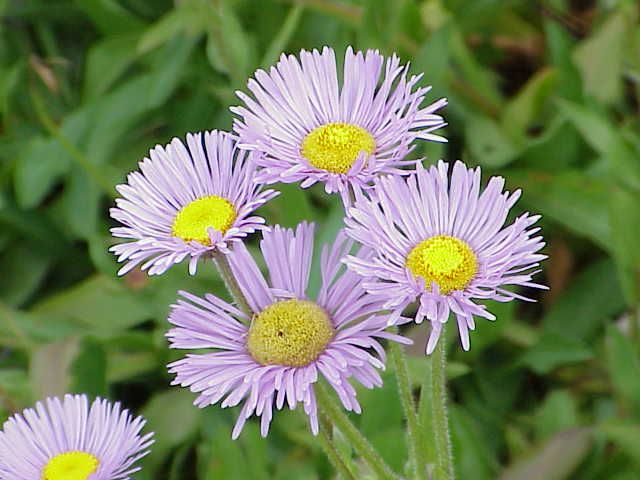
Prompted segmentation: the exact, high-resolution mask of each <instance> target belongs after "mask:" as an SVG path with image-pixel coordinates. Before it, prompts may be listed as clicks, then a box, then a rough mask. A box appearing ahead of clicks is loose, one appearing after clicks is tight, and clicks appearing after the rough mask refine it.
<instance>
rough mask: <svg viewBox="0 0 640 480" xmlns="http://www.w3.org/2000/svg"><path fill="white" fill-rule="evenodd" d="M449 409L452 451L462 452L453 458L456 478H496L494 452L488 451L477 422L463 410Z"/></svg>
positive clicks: (475, 479) (455, 406) (454, 406)
mask: <svg viewBox="0 0 640 480" xmlns="http://www.w3.org/2000/svg"><path fill="white" fill-rule="evenodd" d="M449 408H450V410H449V414H450V423H451V441H452V443H453V451H454V452H464V453H463V454H458V455H455V456H454V466H455V469H456V473H457V474H456V477H457V478H473V479H474V480H485V479H486V480H490V479H494V478H496V477H495V474H496V470H497V467H498V465H497V464H496V461H495V452H493V451H491V450H490V447H489V443H488V442H485V441H483V438H482V433H481V430H480V428H479V427H478V425H477V422H476V421H475V420H474V418H473V417H472V416H471V415H470V414H469V413H468V412H467V411H466V410H465V409H464V408H462V407H459V406H457V405H453V404H451V406H450V407H449Z"/></svg>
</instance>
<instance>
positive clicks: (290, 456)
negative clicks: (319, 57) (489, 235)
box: [0, 0, 640, 480]
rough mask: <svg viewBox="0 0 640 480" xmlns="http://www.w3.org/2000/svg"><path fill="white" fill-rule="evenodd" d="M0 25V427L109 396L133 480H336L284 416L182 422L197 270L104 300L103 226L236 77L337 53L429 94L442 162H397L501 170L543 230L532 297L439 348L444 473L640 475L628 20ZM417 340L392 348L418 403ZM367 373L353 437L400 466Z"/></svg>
mask: <svg viewBox="0 0 640 480" xmlns="http://www.w3.org/2000/svg"><path fill="white" fill-rule="evenodd" d="M0 15H1V16H2V21H1V23H0V39H1V42H0V115H1V124H0V420H3V419H4V418H6V417H7V416H8V415H9V414H11V413H12V412H14V411H18V410H21V409H22V408H25V407H27V406H29V405H31V404H32V403H33V402H35V401H36V400H38V399H40V398H42V397H44V396H45V395H52V394H62V393H64V392H67V391H83V392H87V393H89V394H92V395H98V394H99V395H106V396H108V397H109V398H112V399H120V400H122V401H123V402H124V403H125V404H126V405H127V406H129V407H130V408H133V409H135V410H136V411H138V412H141V413H143V414H144V415H146V417H147V418H148V420H149V428H150V429H153V430H155V432H156V433H157V436H156V438H157V443H156V445H155V447H154V448H153V453H152V454H151V455H150V456H149V457H148V458H147V459H145V461H144V462H143V466H144V471H143V472H141V473H140V474H139V475H138V477H137V478H139V479H142V480H144V479H181V480H192V479H200V480H209V479H218V478H224V479H227V480H232V479H246V478H253V479H254V480H263V479H270V478H274V479H289V478H291V479H315V478H332V476H333V473H332V471H331V468H330V466H329V464H328V463H327V462H326V460H325V459H324V457H323V456H322V453H321V451H320V449H319V447H318V444H317V443H316V442H315V441H314V440H313V438H312V437H311V435H310V434H309V433H308V432H307V427H306V424H305V420H304V418H303V416H302V415H300V414H298V413H296V412H293V413H292V412H288V411H287V412H282V413H279V414H278V415H277V416H276V419H275V421H274V424H273V427H272V433H271V435H270V436H269V438H268V440H262V439H260V437H259V434H258V428H257V426H256V424H255V423H250V424H249V425H248V426H247V427H246V429H245V432H244V434H243V435H242V437H241V439H240V440H239V441H237V442H232V441H231V440H230V430H231V427H232V423H233V420H234V417H235V415H236V414H237V411H232V412H229V411H226V410H222V409H220V408H218V407H211V408H208V409H206V410H204V411H200V410H197V409H196V408H194V407H192V406H191V402H192V401H193V399H194V395H192V394H191V393H189V392H187V391H185V390H182V389H178V388H170V387H168V383H169V381H170V378H169V376H168V375H167V373H166V370H165V368H164V365H165V364H166V363H168V362H169V361H171V360H172V359H174V358H176V357H177V355H176V354H175V352H170V351H169V350H168V349H167V344H166V341H165V339H164V337H163V335H164V332H165V331H166V329H167V322H166V315H167V312H168V307H169V305H170V304H171V303H172V302H173V301H174V300H175V297H176V291H177V290H178V289H186V290H190V291H194V292H197V293H202V292H205V291H211V292H215V293H217V294H220V295H225V294H224V293H223V290H222V285H221V283H220V281H219V280H218V278H217V276H216V274H215V272H213V269H212V268H210V267H207V266H205V268H202V269H200V270H199V274H198V276H196V277H195V278H193V277H189V276H188V275H187V272H186V267H185V266H184V265H181V266H179V267H175V268H173V269H172V270H171V271H170V272H169V273H168V274H166V275H164V276H162V277H161V278H154V279H149V278H147V277H146V276H145V275H143V274H140V273H138V272H133V273H132V274H130V275H128V276H127V277H126V278H124V279H118V278H117V277H116V275H115V272H116V270H117V266H116V264H115V262H114V258H113V257H112V256H111V255H110V254H109V253H108V252H107V247H108V246H109V245H110V244H111V243H112V239H111V238H110V237H109V233H108V228H109V227H110V226H111V225H112V224H111V221H110V219H109V218H108V213H107V212H108V207H109V206H110V205H111V204H112V199H113V197H114V195H115V191H114V189H113V185H115V184H117V183H121V182H122V181H123V180H124V178H125V175H126V172H128V171H130V170H132V169H134V168H135V167H136V163H137V162H138V161H139V160H140V159H142V157H143V156H144V155H145V153H146V152H147V151H148V149H149V148H150V147H152V146H153V145H155V144H157V143H161V144H164V143H167V142H168V141H169V140H170V139H171V138H172V137H174V136H178V137H183V136H184V134H185V133H186V132H189V131H197V130H204V129H213V128H221V129H229V128H230V126H231V116H230V114H229V112H228V107H229V106H230V105H233V104H235V103H236V102H237V100H236V99H235V97H234V93H233V92H234V90H236V89H242V88H244V87H245V84H246V79H247V77H248V76H249V75H250V74H251V73H252V72H253V71H254V70H255V69H256V68H258V67H261V66H262V67H267V66H269V65H271V64H272V63H273V62H274V61H275V60H276V59H277V57H278V55H279V53H280V52H281V51H283V50H284V51H287V52H296V51H298V50H299V49H301V48H307V49H309V48H314V47H321V46H323V45H330V46H332V47H334V48H336V49H337V50H338V51H339V52H343V51H344V49H345V48H346V46H347V45H349V44H352V45H354V46H355V47H357V48H360V49H365V48H379V49H381V50H382V51H383V52H385V53H387V54H390V53H392V52H394V51H395V52H398V53H399V54H400V55H401V56H402V58H403V59H404V60H407V61H411V62H412V65H413V71H414V72H425V77H424V83H428V84H432V85H433V87H434V89H433V92H434V93H433V94H432V95H431V97H430V99H431V100H435V99H436V98H439V97H441V96H446V97H448V99H449V106H448V107H447V108H446V109H445V111H444V115H445V117H446V119H447V120H448V122H449V126H448V127H447V128H446V129H445V131H444V134H445V136H447V137H448V138H449V139H450V142H449V143H448V144H447V145H444V146H441V145H434V144H428V145H421V147H420V148H419V150H418V152H417V154H419V155H425V156H426V157H427V158H428V160H429V161H434V160H436V159H438V158H440V157H441V156H443V157H444V158H448V159H455V158H461V159H463V160H465V161H466V162H468V163H469V164H471V165H476V164H478V165H481V166H482V167H483V169H484V172H485V175H488V174H500V175H503V176H505V177H506V179H507V183H508V185H509V187H510V188H516V187H521V188H522V189H523V190H524V195H523V198H522V200H521V202H520V205H519V208H523V209H528V210H531V211H535V212H539V213H541V214H542V215H543V221H542V226H543V231H544V235H545V237H546V239H547V240H548V246H547V248H546V253H548V254H549V255H550V259H549V260H548V261H546V262H545V265H544V273H543V274H542V275H541V276H540V279H541V280H542V281H544V282H546V283H547V284H548V285H550V287H551V291H550V292H549V293H546V294H544V295H542V296H539V300H540V301H539V302H538V303H537V304H534V305H529V304H526V305H522V304H518V305H516V304H515V303H513V304H508V305H491V308H490V309H491V310H492V311H493V312H494V313H496V315H497V317H498V320H497V321H496V322H494V323H489V322H486V321H481V322H479V326H478V330H477V331H476V332H475V333H474V334H472V338H471V344H472V349H471V351H470V352H469V353H464V352H462V351H461V349H460V348H459V346H458V344H457V341H456V340H455V338H454V336H453V335H452V336H451V338H450V342H451V347H452V348H451V349H450V351H451V356H452V360H453V362H452V364H451V367H450V372H449V373H450V376H451V391H452V397H453V401H454V404H453V406H452V409H451V420H452V428H453V441H454V452H455V455H456V468H457V470H458V475H459V477H460V478H463V479H473V480H483V479H494V478H501V479H505V480H506V479H509V480H512V479H545V480H551V479H563V478H575V479H580V480H591V479H593V480H595V479H604V478H606V479H608V480H632V479H637V478H639V477H638V475H639V474H638V472H639V471H640V424H639V420H640V356H639V352H640V343H639V340H640V339H639V334H638V331H639V327H638V318H639V310H638V305H639V301H640V253H639V252H640V248H639V247H640V201H639V200H640V133H639V116H638V115H639V103H638V102H639V98H640V97H639V94H640V90H639V86H638V82H639V80H640V27H639V26H638V4H637V2H634V1H615V0H607V1H604V0H601V1H595V0H593V1H562V0H545V1H540V2H534V1H524V0H523V1H514V0H512V1H492V0H476V1H465V0H427V1H417V0H395V1H393V2H390V1H384V0H375V1H365V0H362V1H360V2H355V1H354V2H346V1H340V2H338V1H333V0H299V1H291V0H289V1H276V0H264V1H252V0H228V1H226V0H217V1H214V0H182V1H176V2H175V3H174V2H170V1H168V0H158V1H153V0H57V1H48V0H28V1H18V0H14V1H8V0H4V1H1V2H0ZM485 178H486V177H485ZM282 191H283V195H282V196H281V197H280V198H279V199H278V200H276V201H274V202H272V203H271V204H270V205H269V206H268V207H267V208H265V211H264V212H263V213H264V215H265V216H266V217H267V218H268V220H269V221H270V222H272V223H281V224H284V225H294V224H295V223H296V222H298V221H299V220H301V219H310V220H315V221H316V222H318V223H319V225H320V227H319V237H320V238H321V239H325V240H326V239H330V238H331V237H332V235H333V234H334V232H335V231H336V229H337V228H338V226H339V225H340V222H341V214H342V211H341V207H340V204H339V202H338V201H337V199H335V198H327V197H326V196H325V195H324V193H323V192H322V190H321V189H312V190H311V191H308V192H305V193H303V192H302V191H300V190H299V189H298V188H297V186H283V187H282ZM516 213H517V212H516ZM425 328H426V326H421V327H418V328H416V329H415V330H414V331H410V332H408V334H410V335H411V336H412V337H413V338H415V339H416V343H417V347H416V348H415V349H414V350H413V353H414V356H413V357H412V358H411V360H412V362H411V373H412V376H413V380H414V381H415V382H416V385H418V384H419V382H420V381H421V378H422V375H423V373H424V371H425V365H426V362H428V361H429V360H428V359H426V358H425V357H424V356H423V355H422V344H423V343H424V337H425V336H426V334H427V332H426V330H425ZM387 378H388V381H387V383H386V384H385V387H384V388H383V389H379V390H376V391H371V392H370V391H364V392H362V397H361V398H362V403H363V407H364V414H363V415H362V416H361V417H360V418H357V419H355V420H356V421H357V422H358V424H359V425H360V427H361V428H362V429H363V430H364V431H365V432H366V433H367V434H368V435H369V436H370V437H371V438H372V439H373V441H374V443H375V444H376V445H377V446H378V447H380V448H381V449H382V451H383V454H384V456H385V458H387V460H388V461H389V462H390V463H391V464H392V465H393V466H395V467H396V468H398V469H401V468H402V466H403V464H404V462H405V456H406V450H405V447H404V444H403V441H402V436H401V435H402V428H403V425H402V418H401V411H400V405H399V401H398V398H397V394H396V392H395V385H394V381H393V378H392V376H390V375H387ZM336 442H337V443H338V446H339V448H341V449H347V450H348V449H349V448H350V447H349V445H347V444H346V443H345V442H344V441H342V440H341V437H339V436H338V437H337V438H336Z"/></svg>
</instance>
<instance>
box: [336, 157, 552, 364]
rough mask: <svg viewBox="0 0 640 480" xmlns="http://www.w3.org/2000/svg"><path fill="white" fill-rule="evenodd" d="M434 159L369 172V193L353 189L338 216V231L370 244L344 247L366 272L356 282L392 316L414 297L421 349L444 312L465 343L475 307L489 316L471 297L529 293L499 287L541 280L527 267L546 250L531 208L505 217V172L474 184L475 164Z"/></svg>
mask: <svg viewBox="0 0 640 480" xmlns="http://www.w3.org/2000/svg"><path fill="white" fill-rule="evenodd" d="M448 172H449V165H448V164H447V163H445V162H442V161H440V162H439V163H438V165H437V167H435V166H432V167H431V168H429V169H428V170H426V169H425V168H424V167H423V166H422V165H418V166H417V169H416V171H415V173H413V174H412V175H410V176H409V177H402V178H400V177H395V176H387V177H383V178H379V179H376V181H375V186H374V188H373V189H372V191H371V195H369V196H368V197H362V198H360V199H358V201H357V202H356V203H355V205H354V207H352V208H350V209H349V212H348V213H349V216H348V218H347V219H346V220H345V222H346V225H347V228H346V232H347V234H348V235H349V236H350V237H352V238H353V239H355V240H357V241H358V242H361V243H362V244H364V245H366V246H368V247H371V248H372V249H373V250H374V251H375V255H374V256H373V257H369V258H359V257H355V256H347V257H346V258H345V262H346V263H347V265H348V266H349V268H350V269H352V270H353V271H355V272H357V273H358V274H360V275H362V276H363V277H365V278H366V279H367V280H366V281H365V282H364V287H365V288H366V289H367V291H368V292H369V293H371V294H373V295H375V296H376V297H377V298H381V299H384V302H385V303H384V307H385V308H389V309H392V310H393V311H394V313H393V314H392V316H391V317H390V318H391V321H393V318H394V317H395V316H397V315H400V313H401V312H402V310H403V309H404V308H405V307H407V305H409V304H410V303H412V302H413V301H415V300H416V299H418V300H419V302H418V311H417V313H416V317H415V321H416V322H417V323H420V322H422V320H423V319H424V318H425V317H426V318H427V319H428V320H430V321H431V326H432V330H431V335H430V337H429V342H428V344H427V354H430V353H431V352H433V349H434V348H435V345H436V343H437V341H438V338H439V336H440V332H441V330H442V325H443V324H444V323H445V322H446V321H447V320H448V318H449V313H450V312H453V313H454V314H455V316H456V319H457V323H458V330H459V332H460V339H461V342H462V347H463V348H464V349H465V350H468V349H469V330H473V329H474V328H475V323H474V319H473V317H474V315H477V316H480V317H484V318H487V319H489V320H495V317H494V316H493V315H492V314H491V313H489V312H488V311H487V310H486V308H485V306H484V305H478V304H476V303H475V302H474V300H476V299H477V300H484V299H492V300H497V301H500V302H508V301H511V300H513V299H515V298H518V299H522V300H529V301H533V300H531V299H529V298H526V297H523V296H522V295H519V294H517V293H514V292H512V291H510V290H508V289H507V288H506V287H508V286H510V285H520V286H526V287H534V288H546V287H545V286H543V285H539V284H537V283H533V282H532V276H533V275H534V274H536V273H538V272H539V271H540V270H534V269H535V268H536V267H538V266H539V263H538V262H540V261H541V260H543V259H545V258H546V255H541V254H540V253H537V252H539V251H540V249H541V248H542V247H543V246H544V242H543V241H542V237H540V236H534V235H535V234H536V233H537V232H538V231H539V230H540V229H539V228H530V227H531V226H532V225H533V224H534V223H535V222H536V221H538V219H539V218H540V216H539V215H533V216H532V215H530V214H529V213H525V214H523V215H521V216H519V217H518V218H516V219H515V221H514V222H513V223H512V224H511V225H509V226H506V227H505V226H504V224H505V220H506V219H507V214H508V213H509V210H510V209H511V207H512V206H513V205H514V204H515V203H516V201H517V200H518V198H519V197H520V190H517V191H515V192H513V193H509V192H503V188H504V179H503V178H502V177H492V178H491V179H490V180H489V183H488V185H487V187H486V188H485V190H484V192H482V193H480V168H479V167H478V168H476V169H467V167H466V166H465V165H464V164H463V163H462V162H456V164H455V165H454V167H453V172H452V176H451V181H449V179H448Z"/></svg>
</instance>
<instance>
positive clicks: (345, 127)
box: [302, 123, 376, 173]
mask: <svg viewBox="0 0 640 480" xmlns="http://www.w3.org/2000/svg"><path fill="white" fill-rule="evenodd" d="M375 149H376V141H375V140H374V138H373V137H372V136H371V134H370V133H369V132H367V131H366V130H365V129H364V128H362V127H359V126H357V125H351V124H350V123H327V124H326V125H322V126H321V127H318V128H316V129H314V130H312V131H311V133H309V134H308V135H307V136H306V137H305V138H304V140H303V141H302V156H303V157H304V158H306V159H307V160H308V161H309V163H310V164H311V165H313V166H314V167H316V168H320V169H322V170H326V171H328V172H331V173H347V172H348V171H349V170H350V169H351V167H352V166H353V164H354V162H355V161H356V160H357V159H358V155H360V152H366V153H367V154H369V155H371V154H372V153H373V151H374V150H375Z"/></svg>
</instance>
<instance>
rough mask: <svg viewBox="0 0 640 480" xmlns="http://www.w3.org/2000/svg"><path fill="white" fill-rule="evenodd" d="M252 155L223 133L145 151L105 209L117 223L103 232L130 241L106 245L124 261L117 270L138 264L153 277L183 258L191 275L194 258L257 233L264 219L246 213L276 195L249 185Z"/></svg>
mask: <svg viewBox="0 0 640 480" xmlns="http://www.w3.org/2000/svg"><path fill="white" fill-rule="evenodd" d="M254 155H256V154H254V153H247V152H245V151H242V150H238V149H237V148H236V142H235V140H234V138H233V137H232V136H231V135H230V134H227V133H225V132H218V131H215V130H214V131H212V132H205V133H204V134H202V133H196V134H189V135H187V145H186V146H185V145H184V144H183V143H182V142H181V141H180V140H179V139H177V138H174V139H173V141H172V142H171V143H170V144H169V145H167V146H166V147H161V146H157V147H156V148H154V149H153V150H151V152H150V153H149V157H150V158H145V159H144V160H143V161H142V162H140V171H135V172H133V173H130V174H129V176H128V178H127V180H128V182H127V183H126V184H124V185H119V186H118V187H117V189H118V192H120V194H121V195H122V198H119V199H117V200H116V207H115V208H112V209H111V216H112V217H113V218H114V219H115V220H118V221H119V222H120V223H122V224H123V225H124V226H123V227H116V228H113V229H112V230H111V233H112V234H113V236H115V237H121V238H126V239H130V240H131V241H129V242H126V243H121V244H119V245H114V246H113V247H111V251H113V252H114V253H115V254H116V255H118V261H121V262H126V264H125V265H124V267H122V268H121V269H120V272H118V273H119V274H120V275H123V274H125V273H127V272H128V271H129V270H131V269H132V268H134V267H135V266H136V265H138V264H140V263H142V262H145V263H143V265H142V269H143V270H145V269H148V271H149V274H150V275H154V274H161V273H164V272H165V271H166V270H167V269H168V268H169V267H171V266H172V265H173V264H175V263H179V262H181V261H182V260H184V259H185V258H186V257H190V263H189V271H190V273H191V274H193V273H195V271H196V266H197V262H198V260H199V259H200V257H202V256H203V255H205V254H211V253H213V252H215V251H221V252H223V253H227V252H228V251H229V248H228V247H229V243H231V242H238V241H240V240H241V239H242V238H244V237H246V236H247V234H250V233H253V232H254V231H255V230H256V229H259V228H262V226H263V224H264V219H263V218H261V217H257V216H252V213H253V211H254V210H256V209H257V208H258V207H260V206H261V205H263V204H264V203H266V202H267V201H269V200H270V199H272V198H273V197H274V196H276V195H277V192H275V191H273V190H266V191H261V187H260V186H259V185H258V184H256V182H255V181H254V180H255V175H256V170H255V165H254V163H253V162H252V161H251V160H250V158H249V157H250V156H254Z"/></svg>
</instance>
